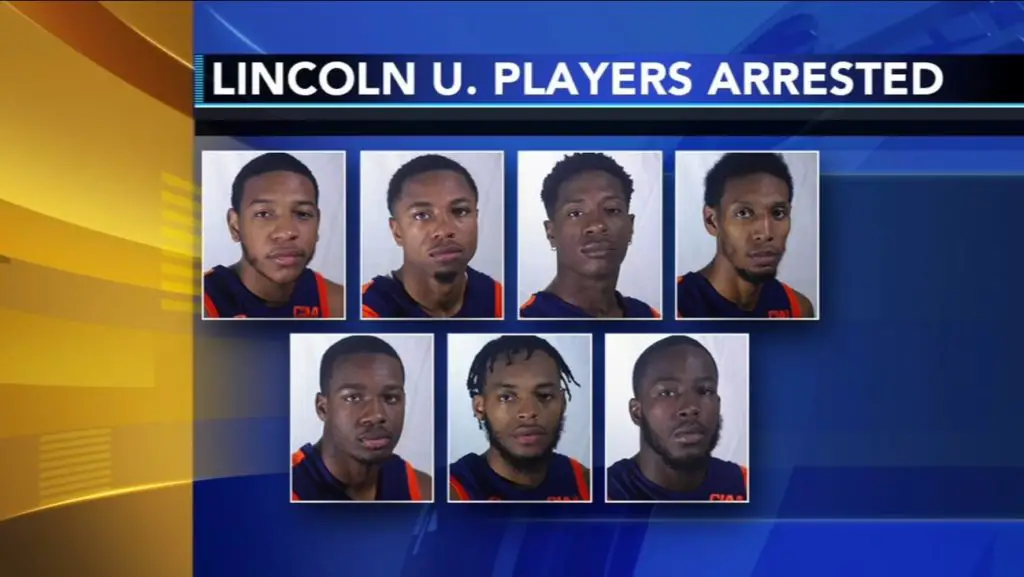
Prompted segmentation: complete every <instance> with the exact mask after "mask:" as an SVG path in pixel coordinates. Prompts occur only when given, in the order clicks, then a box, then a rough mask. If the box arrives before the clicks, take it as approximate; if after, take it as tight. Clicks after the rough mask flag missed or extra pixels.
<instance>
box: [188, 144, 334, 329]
mask: <svg viewBox="0 0 1024 577" xmlns="http://www.w3.org/2000/svg"><path fill="white" fill-rule="evenodd" d="M319 200H320V188H319V186H318V185H317V181H316V177H315V176H313V173H312V172H311V171H310V170H309V168H308V167H307V166H306V165H305V164H303V163H302V161H300V160H299V159H297V158H295V157H294V156H292V155H290V154H286V153H283V152H271V153H267V154H262V155H260V156H257V157H256V158H254V159H252V160H250V161H249V162H248V163H247V164H246V165H245V166H244V167H242V170H240V171H239V172H238V175H237V176H236V177H235V181H234V183H233V184H232V186H231V208H230V209H229V210H228V213H227V224H228V230H229V231H230V232H231V238H232V240H234V241H235V242H237V243H239V244H240V245H241V246H242V259H241V260H239V261H238V262H237V263H235V264H233V265H231V266H229V267H227V266H222V265H217V266H215V267H214V268H213V269H211V270H209V271H208V272H206V274H205V275H203V312H204V316H205V318H246V317H248V318H344V316H345V297H344V294H345V291H344V289H343V288H342V286H341V285H339V284H335V283H333V282H331V281H329V280H327V279H326V278H324V277H323V275H321V274H320V273H318V272H315V271H313V270H312V269H310V268H308V265H309V262H310V261H311V260H313V254H314V253H315V252H316V243H317V240H318V239H319V227H320V208H319V206H318V203H319Z"/></svg>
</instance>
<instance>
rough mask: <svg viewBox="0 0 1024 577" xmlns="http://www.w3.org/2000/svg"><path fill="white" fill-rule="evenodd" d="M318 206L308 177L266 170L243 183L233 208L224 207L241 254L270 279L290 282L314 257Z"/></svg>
mask: <svg viewBox="0 0 1024 577" xmlns="http://www.w3.org/2000/svg"><path fill="white" fill-rule="evenodd" d="M319 226H320V210H319V209H318V208H317V205H316V191H315V190H314V189H313V183H312V182H310V180H309V179H308V178H306V177H304V176H301V175H298V174H295V173H293V172H286V171H278V172H268V173H267V174H262V175H260V176H256V177H253V178H250V179H249V181H248V182H246V183H245V189H244V191H243V193H242V202H241V204H240V206H239V210H238V212H236V211H235V210H234V209H231V210H229V211H228V229H229V230H230V231H231V238H232V239H233V240H234V241H235V242H237V243H241V245H242V258H243V259H245V262H247V263H249V265H250V266H252V267H253V268H254V269H256V271H257V272H259V273H260V274H261V275H263V276H264V277H266V278H268V279H270V280H271V281H272V282H275V283H278V284H288V283H292V282H295V280H296V279H298V278H299V275H300V274H302V271H303V270H304V269H305V268H306V265H308V264H309V261H310V260H312V259H313V253H314V252H315V251H316V242H317V240H318V238H319V233H318V230H319Z"/></svg>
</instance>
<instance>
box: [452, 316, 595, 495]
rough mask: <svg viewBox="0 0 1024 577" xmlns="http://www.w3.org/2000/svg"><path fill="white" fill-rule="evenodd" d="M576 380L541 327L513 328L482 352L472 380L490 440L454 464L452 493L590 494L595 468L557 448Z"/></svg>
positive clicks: (477, 410)
mask: <svg viewBox="0 0 1024 577" xmlns="http://www.w3.org/2000/svg"><path fill="white" fill-rule="evenodd" d="M570 385H575V386H577V387H578V386H580V384H579V383H578V382H577V381H576V378H575V377H573V374H572V370H570V369H569V367H568V366H567V365H566V364H565V360H564V359H563V358H562V355H561V354H559V352H558V350H557V349H555V347H553V346H552V345H551V343H549V342H548V341H546V340H544V339H542V338H540V337H538V336H534V335H505V336H502V337H499V338H497V339H495V340H493V341H491V342H489V343H487V344H486V345H484V347H483V348H482V349H481V350H480V352H479V353H477V355H476V357H475V358H474V359H473V363H472V365H471V366H470V369H469V378H468V379H467V380H466V387H467V388H468V389H469V395H470V397H472V399H473V413H474V414H475V415H476V418H477V421H478V422H479V423H480V428H481V429H483V430H484V431H486V432H487V440H488V442H489V443H490V448H489V449H488V450H487V451H485V452H484V454H482V455H477V454H475V453H470V454H469V455H466V456H465V457H462V458H461V459H459V460H458V461H456V462H454V463H452V464H451V466H450V467H449V495H448V496H449V500H450V501H589V500H590V471H589V470H588V469H587V468H586V467H584V466H583V465H582V464H580V462H579V461H576V460H575V459H572V458H570V457H566V456H565V455H561V454H559V453H556V452H555V448H556V447H557V446H558V440H559V437H560V436H561V434H562V428H563V426H564V425H565V409H566V406H567V403H568V401H569V400H570V398H571V397H572V392H571V390H570Z"/></svg>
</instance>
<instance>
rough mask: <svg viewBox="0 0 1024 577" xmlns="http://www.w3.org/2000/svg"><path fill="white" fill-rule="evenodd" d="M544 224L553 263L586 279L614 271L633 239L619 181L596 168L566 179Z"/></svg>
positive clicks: (606, 274) (624, 196) (620, 264)
mask: <svg viewBox="0 0 1024 577" xmlns="http://www.w3.org/2000/svg"><path fill="white" fill-rule="evenodd" d="M544 228H545V230H546V232H547V236H548V241H549V242H550V243H551V246H553V247H555V249H556V250H557V252H558V261H559V265H561V266H564V267H567V268H568V269H569V270H571V271H574V272H576V273H577V274H580V275H581V276H584V277H589V278H600V277H605V276H610V275H614V274H618V272H619V268H620V267H621V266H622V261H623V259H625V258H626V249H627V247H628V246H629V242H630V241H631V240H632V239H633V215H631V214H629V206H628V203H627V202H626V194H625V191H623V190H622V183H621V182H619V181H618V180H617V179H616V178H615V177H613V176H612V175H610V174H608V173H607V172H602V171H596V170H595V171H588V172H584V173H582V174H579V175H577V176H575V177H573V178H571V179H569V180H568V181H566V182H565V184H563V185H562V187H561V188H560V189H559V191H558V202H557V203H556V205H555V211H554V214H553V215H552V216H551V220H548V221H545V222H544Z"/></svg>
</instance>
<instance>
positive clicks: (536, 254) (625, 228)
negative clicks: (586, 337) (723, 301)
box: [516, 151, 664, 319]
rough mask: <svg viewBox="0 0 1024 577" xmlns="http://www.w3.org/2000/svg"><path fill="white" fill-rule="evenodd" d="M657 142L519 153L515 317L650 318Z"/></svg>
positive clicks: (658, 215) (656, 301)
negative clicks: (639, 147) (640, 148)
mask: <svg viewBox="0 0 1024 577" xmlns="http://www.w3.org/2000/svg"><path fill="white" fill-rule="evenodd" d="M663 180H664V169H663V168H662V157H661V152H659V151H646V152H624V151H613V152H546V151H524V152H520V153H519V156H518V188H519V191H518V201H519V222H518V232H519V243H518V244H519V247H518V249H519V251H518V255H519V262H518V270H519V287H518V294H517V295H516V296H517V298H518V304H519V318H523V319H586V318H602V319H612V318H632V319H656V318H660V316H661V312H660V311H661V308H662V306H661V295H662V285H661V280H662V278H661V277H662V262H661V259H662V250H661V249H662V227H661V222H662V188H663V187H662V185H663Z"/></svg>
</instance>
